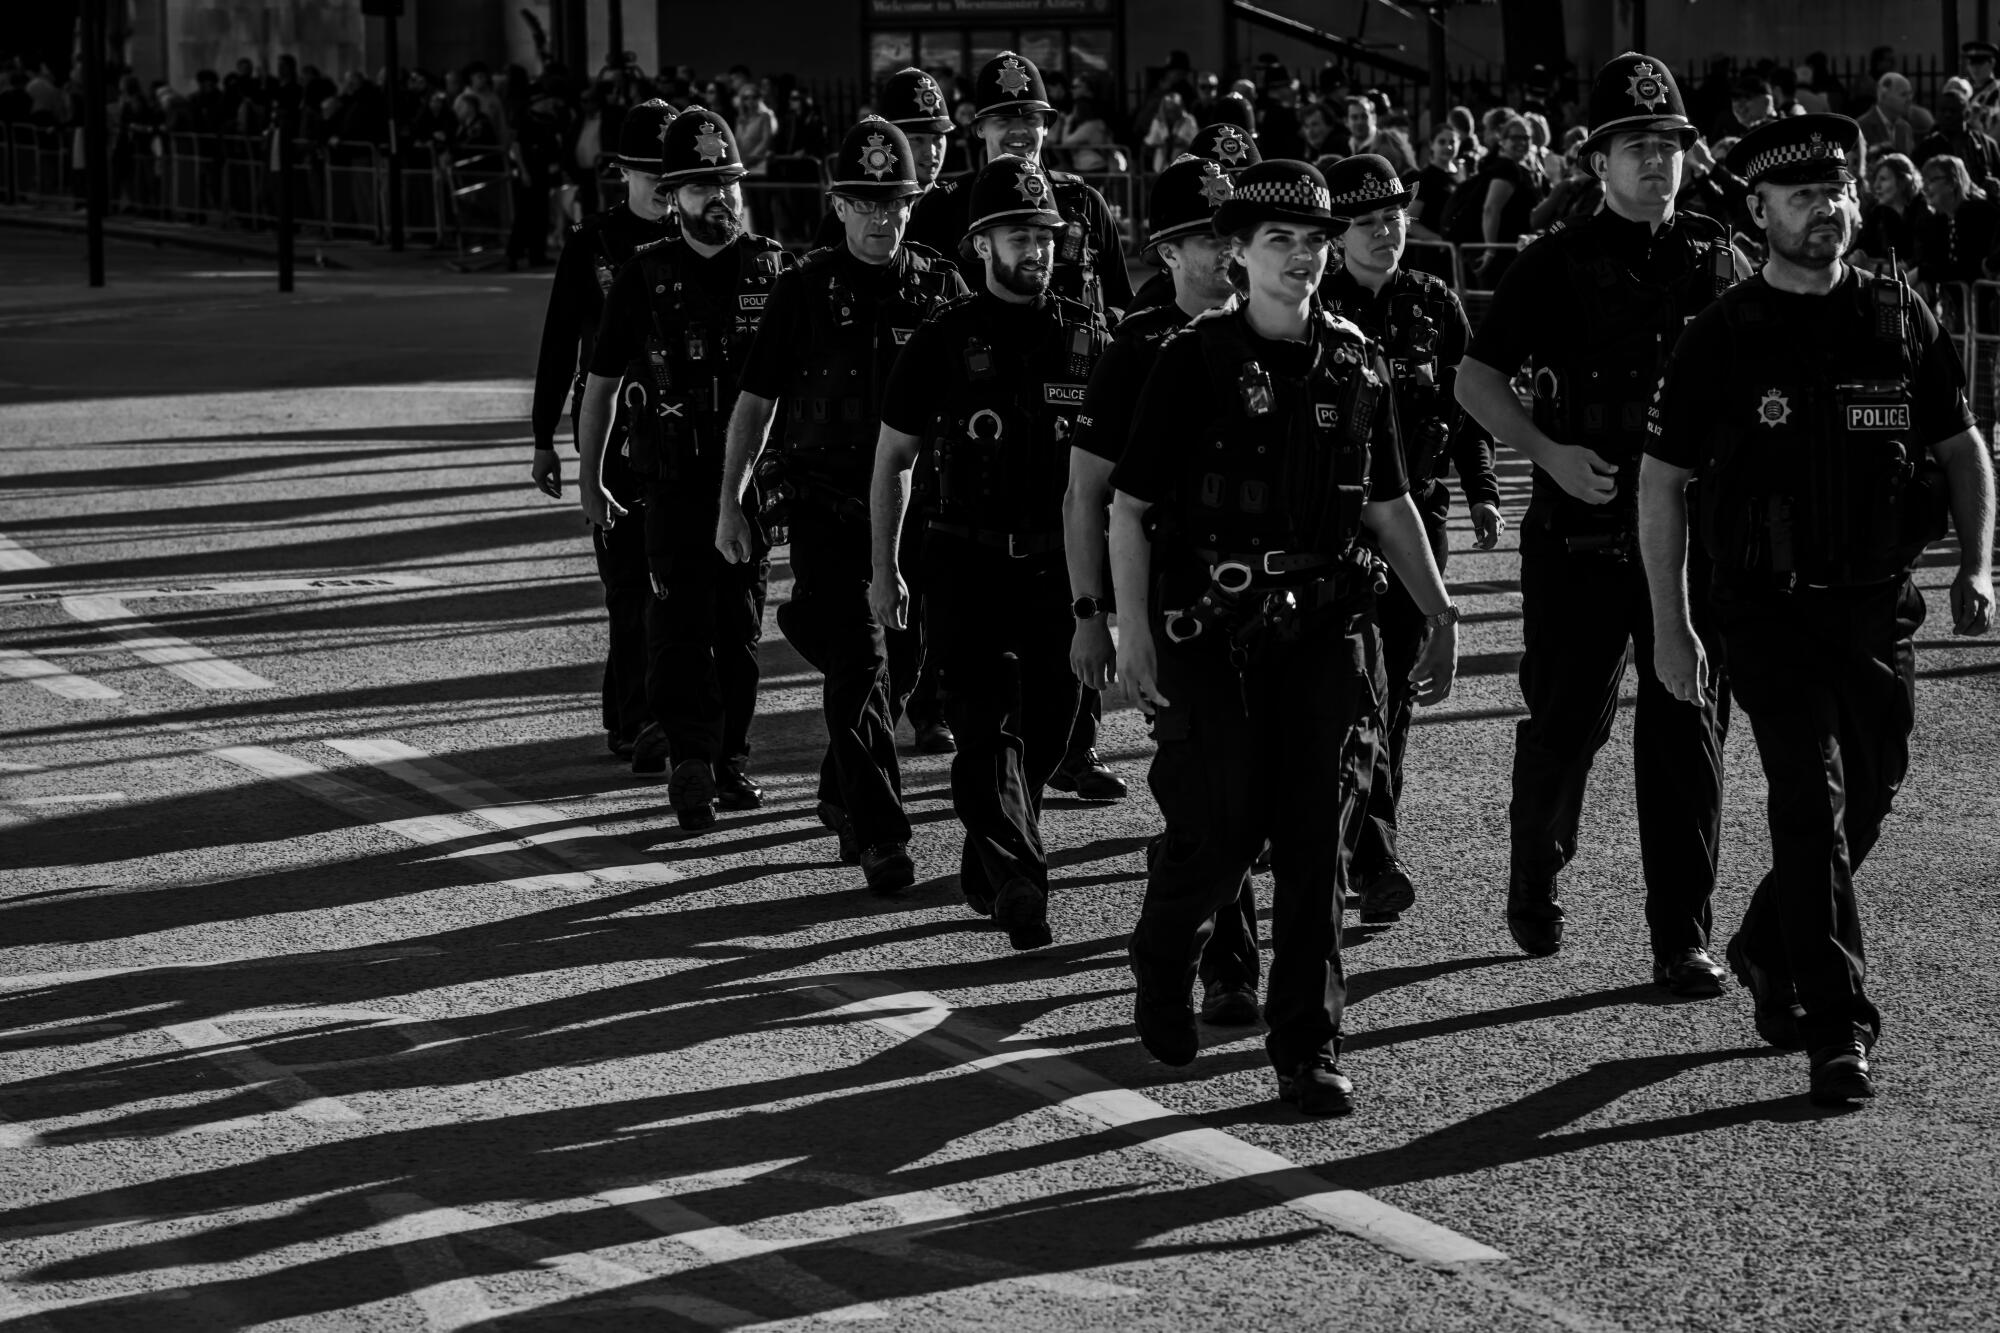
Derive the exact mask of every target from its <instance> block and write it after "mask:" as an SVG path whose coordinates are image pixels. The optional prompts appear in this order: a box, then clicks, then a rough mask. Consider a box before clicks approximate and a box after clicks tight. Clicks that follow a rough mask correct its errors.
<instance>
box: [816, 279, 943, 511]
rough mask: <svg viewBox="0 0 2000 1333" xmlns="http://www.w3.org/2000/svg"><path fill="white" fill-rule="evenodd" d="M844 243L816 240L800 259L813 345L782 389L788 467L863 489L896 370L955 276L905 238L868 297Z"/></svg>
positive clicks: (860, 492) (846, 489)
mask: <svg viewBox="0 0 2000 1333" xmlns="http://www.w3.org/2000/svg"><path fill="white" fill-rule="evenodd" d="M845 244H846V243H845V242H844V241H843V242H842V249H841V250H835V249H826V250H815V251H814V252H813V253H812V254H810V255H808V256H806V258H805V261H804V263H803V265H802V266H801V267H802V272H801V274H800V277H801V279H802V280H803V284H804V296H805V300H806V311H807V318H808V320H809V321H810V329H811V333H810V343H809V346H810V348H811V351H810V353H809V354H808V356H807V357H806V358H804V359H803V360H802V361H801V362H800V363H799V364H798V365H797V366H796V367H795V368H794V370H793V372H792V379H791V383H790V385H789V386H788V387H787V389H786V391H785V400H786V413H787V418H788V424H787V426H786V429H785V467H786V470H787V471H788V472H793V473H798V474H801V475H803V476H805V477H810V478H812V479H813V480H816V481H819V482H822V483H824V484H827V485H830V486H833V487H836V488H838V489H839V490H841V491H843V492H846V493H848V494H850V495H859V496H865V495H866V494H867V487H868V479H869V474H870V472H871V470H872V468H873V466H874V461H875V441H876V438H877V437H878V436H879V435H880V434H881V417H882V412H881V401H882V390H883V388H884V386H885V385H886V384H887V383H888V380H889V371H890V370H891V368H893V367H894V366H895V364H896V356H897V353H899V352H900V351H901V350H902V347H903V344H905V343H907V342H908V341H909V340H910V335H911V334H912V333H914V332H916V329H917V326H918V325H919V324H921V323H923V322H924V321H925V320H926V319H928V318H930V316H931V313H932V312H933V311H935V310H936V309H937V308H938V307H939V306H940V305H942V304H943V303H944V302H945V300H946V299H947V297H948V295H949V294H950V293H951V292H952V291H953V290H954V289H955V288H956V286H957V284H955V283H953V282H952V281H951V271H950V270H949V269H947V268H946V267H945V266H944V265H943V264H942V263H941V262H939V261H938V259H937V256H936V255H935V253H934V252H932V251H930V250H928V249H922V248H919V249H915V250H912V249H911V248H910V247H909V246H907V245H906V246H905V247H904V248H903V252H902V254H901V255H899V256H898V257H897V259H896V260H895V264H894V266H895V269H896V272H895V274H894V276H893V278H892V279H891V281H889V282H888V283H886V284H884V285H882V286H881V287H879V288H877V289H876V291H875V293H874V294H873V295H871V296H869V297H865V298H864V297H861V296H860V295H859V294H858V293H857V292H856V290H855V287H854V284H853V283H852V281H850V278H849V276H848V274H847V273H846V272H844V270H845V268H846V267H847V265H846V261H845V260H844V259H843V250H844V248H845Z"/></svg>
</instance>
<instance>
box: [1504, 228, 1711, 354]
mask: <svg viewBox="0 0 2000 1333" xmlns="http://www.w3.org/2000/svg"><path fill="white" fill-rule="evenodd" d="M1684 225H1685V224H1684V222H1683V221H1682V217H1681V215H1680V214H1678V213H1677V214H1675V215H1674V216H1673V217H1671V218H1669V219H1668V220H1667V221H1666V222H1665V223H1664V224H1662V225H1661V227H1660V229H1659V231H1657V232H1655V231H1653V230H1652V228H1651V226H1650V224H1648V223H1645V222H1634V221H1632V220H1631V219H1629V218H1623V217H1620V216H1619V215H1618V214H1616V213H1614V212H1612V211H1611V210H1610V209H1608V208H1607V209H1603V210H1601V211H1599V212H1596V213H1593V214H1591V215H1590V216H1589V217H1587V218H1584V219H1582V220H1580V221H1577V222H1573V223H1570V224H1569V225H1568V226H1567V227H1566V228H1565V231H1567V232H1570V233H1572V234H1577V233H1581V235H1580V236H1579V238H1578V239H1579V240H1580V241H1581V242H1583V243H1585V244H1589V245H1593V246H1597V247H1599V248H1600V250H1601V252H1602V253H1606V254H1608V255H1610V256H1611V257H1612V258H1613V259H1614V260H1616V261H1617V262H1619V263H1621V264H1623V265H1624V266H1625V267H1626V268H1627V269H1628V270H1630V271H1631V273H1632V275H1633V276H1634V277H1635V278H1637V279H1638V280H1639V281H1641V282H1645V283H1648V284H1654V283H1663V282H1666V281H1668V280H1670V279H1671V278H1673V277H1675V276H1678V275H1681V274H1685V273H1686V272H1687V271H1688V259H1687V249H1686V245H1685V242H1684V241H1683V239H1682V238H1681V237H1680V235H1679V234H1678V233H1679V230H1680V229H1681V228H1682V227H1683V226H1684ZM1699 225H1701V226H1704V227H1705V226H1707V225H1708V224H1707V223H1706V222H1703V223H1701V224H1699ZM1592 296H1593V294H1592V293H1589V292H1574V291H1571V290H1570V274H1569V256H1568V255H1567V253H1566V252H1565V248H1564V247H1563V246H1561V245H1556V244H1553V243H1552V241H1551V239H1544V240H1540V241H1537V242H1535V243H1534V244H1533V245H1530V246H1529V247H1528V248H1527V249H1525V250H1523V251H1521V253H1520V254H1519V255H1518V256H1517V257H1516V258H1515V259H1514V262H1513V263H1512V264H1509V265H1508V266H1507V272H1506V276H1504V277H1502V278H1501V279H1500V287H1499V289H1498V290H1497V291H1495V292H1494V293H1493V305H1492V307H1491V308H1490V309H1489V310H1488V311H1487V312H1486V318H1485V319H1483V320H1481V321H1480V324H1479V332H1478V333H1477V334H1475V335H1474V336H1473V339H1472V346H1471V347H1470V348H1469V349H1467V351H1468V354H1469V355H1470V356H1472V357H1473V358H1474V359H1475V360H1477V361H1480V362H1483V363H1484V364H1486V365H1488V366H1491V367H1492V368H1493V369H1495V370H1497V371H1499V372H1500V373H1501V374H1503V375H1512V374H1513V373H1514V372H1515V371H1516V370H1519V369H1520V368H1521V366H1522V365H1523V364H1524V363H1525V362H1527V361H1528V360H1529V359H1530V358H1533V359H1535V360H1537V361H1543V362H1547V363H1550V364H1562V363H1564V362H1566V361H1567V360H1568V356H1567V353H1568V342H1567V340H1568V339H1569V338H1570V337H1571V336H1572V334H1574V333H1579V332H1580V331H1581V321H1579V320H1577V319H1576V317H1575V314H1574V311H1573V309H1572V307H1573V306H1574V304H1575V303H1577V302H1579V301H1587V300H1590V299H1592ZM1688 313H1690V314H1692V313H1693V312H1692V311H1689V312H1688ZM1649 373H1650V371H1649Z"/></svg>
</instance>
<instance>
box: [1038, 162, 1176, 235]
mask: <svg viewBox="0 0 2000 1333" xmlns="http://www.w3.org/2000/svg"><path fill="white" fill-rule="evenodd" d="M1141 151H1142V150H1138V149H1133V148H1128V147H1126V146H1125V145H1123V144H1085V145H1079V146H1076V147H1068V148H1065V147H1062V146H1060V145H1057V144H1044V145H1043V146H1042V162H1043V165H1045V166H1047V167H1048V168H1049V169H1050V170H1052V171H1067V172H1070V173H1071V174H1073V175H1077V176H1081V177H1083V180H1084V183H1085V184H1087V185H1090V186H1092V187H1094V188H1095V189H1096V190H1097V192H1098V193H1099V194H1101V195H1103V196H1104V202H1105V203H1106V204H1108V205H1110V207H1111V220H1112V222H1113V223H1115V224H1116V225H1117V227H1118V234H1119V235H1120V236H1121V237H1122V238H1123V240H1124V242H1125V250H1126V253H1128V254H1131V253H1136V252H1137V251H1138V249H1139V247H1141V246H1143V245H1144V244H1145V243H1146V198H1147V195H1148V193H1149V187H1150V186H1151V184H1152V177H1151V176H1149V175H1148V174H1146V173H1145V172H1143V171H1141V170H1140V167H1139V163H1140V160H1141V159H1140V156H1139V154H1140V152H1141ZM1120 162H1123V163H1124V164H1125V165H1124V167H1123V168H1122V169H1121V168H1120V167H1119V165H1118V164H1119V163H1120Z"/></svg>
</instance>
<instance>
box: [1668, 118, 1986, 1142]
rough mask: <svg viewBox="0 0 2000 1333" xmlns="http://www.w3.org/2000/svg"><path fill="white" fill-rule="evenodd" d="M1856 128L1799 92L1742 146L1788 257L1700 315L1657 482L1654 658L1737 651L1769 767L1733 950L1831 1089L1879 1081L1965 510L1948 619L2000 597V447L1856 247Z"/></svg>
mask: <svg viewBox="0 0 2000 1333" xmlns="http://www.w3.org/2000/svg"><path fill="white" fill-rule="evenodd" d="M1858 132H1859V127H1858V126H1857V125H1856V123H1855V122H1854V121H1852V120H1849V119H1848V118H1847V117H1845V116H1832V115H1807V116H1799V117H1795V118H1793V119H1789V120H1781V121H1776V122H1773V123H1772V124H1770V125H1767V126H1764V127H1762V128H1760V129H1757V130H1754V131H1752V132H1751V133H1749V134H1746V135H1745V136H1743V141H1742V142H1741V143H1739V144H1738V145H1737V146H1736V149H1735V151H1734V152H1732V153H1731V155H1730V165H1731V167H1732V169H1733V170H1735V172H1736V173H1737V174H1738V175H1741V176H1743V177H1744V178H1745V179H1747V180H1748V181H1749V182H1750V184H1751V187H1752V194H1751V196H1750V212H1751V216H1752V219H1753V220H1754V221H1755V222H1756V224H1757V225H1758V226H1759V227H1761V228H1762V229H1763V231H1764V237H1765V242H1766V245H1767V247H1768V250H1769V258H1768V259H1767V260H1766V261H1765V264H1764V268H1763V271H1762V272H1761V273H1759V274H1758V276H1756V277H1754V278H1752V279H1750V280H1749V281H1748V282H1745V283H1743V284H1742V285H1741V286H1739V287H1737V288H1736V289H1735V290H1733V291H1731V292H1729V293H1728V294H1727V295H1726V296H1724V297H1723V298H1722V300H1721V301H1719V302H1717V303H1716V304H1715V305H1714V306H1712V307H1710V308H1709V310H1708V311H1707V312H1705V313H1704V314H1702V315H1701V316H1700V317H1699V318H1698V319H1696V320H1695V322H1694V323H1693V324H1692V325H1691V326H1689V328H1688V330H1687V332H1686V333H1685V334H1684V335H1683V336H1682V337H1681V339H1680V342H1679V345H1678V346H1677V347H1676V349H1675V351H1674V354H1673V359H1672V361H1671V362H1670V363H1669V364H1668V366H1667V371H1666V380H1665V384H1664V386H1663V388H1662V391H1661V394H1660V397H1659V398H1658V400H1657V405H1656V407H1655V408H1654V412H1653V420H1652V422H1651V426H1650V431H1651V433H1650V435H1649V437H1648V439H1647V442H1646V460H1645V465H1644V470H1643V473H1642V475H1641V480H1640V497H1639V505H1640V512H1639V517H1640V523H1641V528H1640V534H1641V539H1642V541H1643V542H1644V545H1645V560H1646V572H1647V575H1648V577H1649V579H1650V581H1651V585H1652V595H1653V613H1654V618H1655V622H1656V629H1655V633H1654V644H1655V647H1654V655H1655V659H1656V662H1657V664H1658V665H1657V669H1658V671H1659V675H1660V679H1661V680H1662V681H1663V682H1664V683H1665V686H1666V688H1667V689H1668V690H1670V691H1671V692H1672V693H1673V694H1674V696H1675V697H1676V698H1679V699H1682V700H1692V699H1697V698H1699V697H1701V695H1702V692H1703V690H1704V688H1705V685H1706V680H1707V678H1708V677H1709V676H1711V675H1713V674H1714V673H1715V672H1716V671H1718V670H1722V669H1725V668H1726V669H1727V671H1728V673H1729V681H1730V689H1731V691H1732V693H1733V694H1734V696H1735V699H1736V702H1737V703H1738V704H1739V705H1740V706H1741V707H1742V709H1743V711H1744V712H1746V713H1747V714H1749V717H1750V730H1751V734H1752V735H1753V736H1755V737H1756V741H1757V753H1758V756H1759V757H1760V758H1761V760H1762V761H1763V766H1764V775H1765V779H1766V783H1767V786H1768V790H1769V804H1770V826H1771V862H1772V864H1771V870H1770V872H1769V873H1768V874H1766V875H1765V876H1764V878H1763V881H1762V882H1761V883H1759V884H1758V886H1757V890H1756V893H1755V894H1754V895H1753V896H1752V898H1751V900H1750V906H1749V909H1748V910H1747V911H1746V912H1745V913H1744V915H1743V924H1742V927H1741V928H1740V929H1739V930H1738V931H1737V933H1736V936H1735V938H1733V939H1732V940H1731V941H1730V942H1729V950H1728V956H1729V962H1730V966H1731V968H1732V969H1733V970H1734V971H1735V973H1736V975H1737V977H1738V979H1739V980H1741V981H1742V983H1743V985H1744V986H1745V987H1746V988H1747V989H1749V990H1750V992H1751V993H1752V995H1753V996H1754V998H1755V1006H1756V1007H1755V1019H1756V1025H1757V1030H1758V1032H1759V1033H1761V1034H1762V1035H1763V1036H1764V1038H1765V1039H1766V1040H1767V1041H1770V1042H1772V1043H1773V1044H1774V1045H1779V1046H1793V1047H1796V1046H1803V1047H1804V1048H1805V1050H1806V1051H1807V1052H1808V1055H1809V1060H1810V1075H1809V1085H1808V1086H1809V1091H1810V1096H1811V1098H1812V1100H1813V1101H1814V1102H1817V1103H1821V1104H1827V1105H1837V1104H1840V1103H1844V1102H1847V1101H1851V1100H1855V1099H1859V1098H1866V1097H1871V1096H1873V1095H1874V1084H1873V1081H1872V1078H1871V1071H1870V1069H1869V1067H1868V1052H1869V1049H1870V1048H1871V1047H1872V1046H1873V1045H1874V1042H1875V1039H1876V1037H1877V1036H1878V1035H1879V1034H1880V1031H1881V1013H1880V1011H1879V1010H1878V1009H1877V1008H1876V1007H1875V1003H1874V1001H1872V1000H1871V999H1870V998H1869V996H1868V992H1867V988H1866V980H1867V964H1866V961H1865V954H1864V952H1863V948H1862V940H1861V922H1860V912H1859V906H1858V902H1857V899H1856V895H1855V891H1854V873H1855V872H1856V871H1857V870H1858V869H1860V866H1861V862H1862V859H1863V858H1864V857H1866V856H1867V855H1868V852H1869V850H1870V849H1871V848H1872V847H1873V846H1874V844H1875V840H1876V837H1877V835H1878V834H1879V833H1880V831H1881V826H1882V821H1883V819H1884V818H1886V817H1887V815H1888V813H1889V807H1890V803H1891V802H1892V801H1893V800H1894V798H1895V795H1896V790H1897V787H1898V786H1899V785H1900V784H1901V782H1902V780H1903V776H1904V774H1905V773H1906V772H1908V770H1909V761H1910V752H1909V740H1910V731H1911V726H1912V720H1913V717H1914V708H1915V696H1916V654H1915V649H1914V647H1913V645H1912V643H1911V638H1912V636H1913V635H1914V634H1915V632H1916V630H1917V627H1918V626H1919V625H1920V624H1922V623H1923V619H1924V610H1925V608H1924V599H1923V596H1922V594H1921V593H1919V592H1918V591H1917V588H1916V585H1915V583H1914V582H1913V581H1912V580H1911V578H1910V571H1911V569H1912V567H1913V566H1914V565H1915V564H1916V561H1917V558H1918V556H1920V555H1921V554H1922V553H1923V550H1924V547H1925V546H1926V545H1927V544H1928V543H1929V542H1931V541H1933V540H1935V539H1936V538H1938V537H1939V536H1942V535H1943V533H1944V529H1945V521H1946V517H1947V515H1949V516H1950V517H1951V518H1952V519H1954V520H1955V522H1956V526H1957V529H1958V538H1959V561H1958V574H1957V577H1956V578H1955V579H1954V580H1953V582H1952V585H1951V612H1952V627H1953V629H1954V630H1955V631H1956V632H1957V633H1959V634H1984V633H1985V632H1986V631H1987V629H1988V627H1989V624H1990V621H1991V618H1992V606H1993V570H1992V550H1993V471H1992V465H1991V463H1990V461H1989V459H1988V455H1987V452H1986V446H1985V443H1984V442H1983V441H1982V440H1981V439H1980V437H1979V432H1978V429H1977V427H1976V426H1975V425H1974V422H1973V418H1972V414H1971V412H1970V410H1969V409H1968V408H1967V405H1966V401H1965V390H1964V385H1963V382H1962V380H1961V377H1960V372H1959V362H1958V354H1957V353H1956V352H1955V351H1954V350H1953V348H1952V345H1951V340H1950V339H1949V338H1948V337H1947V336H1946V335H1945V334H1943V333H1942V332H1940V330H1939V328H1938V325H1937V323H1936V321H1935V320H1934V319H1933V318H1932V316H1931V312H1930V311H1929V310H1928V309H1926V308H1925V306H1924V303H1923V302H1922V301H1921V300H1919V299H1918V298H1917V297H1916V295H1915V294H1914V293H1912V292H1911V291H1910V290H1909V288H1908V287H1907V286H1906V285H1905V284H1904V283H1903V282H1901V281H1900V280H1899V279H1897V278H1896V277H1895V276H1894V275H1891V274H1886V273H1885V274H1871V273H1867V272H1864V271H1862V270H1859V269H1855V268H1852V267H1850V266H1849V265H1846V264H1844V263H1842V262H1841V256H1842V255H1843V254H1845V253H1846V252H1847V248H1848V246H1849V244H1850V243H1851V242H1852V241H1853V239H1854V234H1855V230H1856V228H1857V227H1858V225H1859V213H1858V207H1857V204H1856V201H1855V197H1854V185H1853V182H1854V174H1853V172H1852V171H1851V170H1850V169H1849V165H1848V159H1847V156H1846V153H1845V151H1844V149H1845V147H1846V146H1847V145H1850V144H1852V143H1854V142H1855V139H1856V136H1857V134H1858ZM1694 478H1699V479H1700V482H1701V485H1700V488H1699V492H1700V493H1699V496H1698V498H1697V499H1695V500H1694V501H1690V500H1689V498H1688V497H1687V494H1686V488H1687V483H1688V482H1689V481H1690V480H1691V479H1694ZM1690 508H1693V509H1694V510H1695V511H1696V514H1697V528H1698V531H1699V534H1700V541H1701V543H1702V545H1703V546H1704V547H1705V548H1706V550H1707V553H1708V555H1709V557H1710V559H1711V561H1712V562H1713V570H1714V573H1713V606H1714V617H1715V622H1716V633H1712V634H1710V635H1707V636H1703V635H1699V634H1697V633H1696V631H1695V628H1694V623H1693V618H1692V616H1691V614H1690V610H1689V600H1690V597H1691V595H1693V594H1694V593H1695V592H1696V591H1697V590H1696V589H1694V588H1691V587H1690V586H1689V584H1690V582H1691V580H1692V579H1694V578H1696V577H1699V575H1698V573H1697V572H1696V571H1694V570H1691V569H1690V568H1689V564H1688V561H1687V558H1686V556H1687V548H1688V527H1689V525H1688V515H1689V510H1690ZM1717 648H1719V649H1720V653H1719V654H1717V653H1716V651H1715V650H1716V649H1717Z"/></svg>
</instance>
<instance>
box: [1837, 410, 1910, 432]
mask: <svg viewBox="0 0 2000 1333" xmlns="http://www.w3.org/2000/svg"><path fill="white" fill-rule="evenodd" d="M1847 428H1848V429H1849V430H1908V429H1909V428H1910V405H1909V404H1908V403H1849V404H1848V405H1847Z"/></svg>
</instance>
